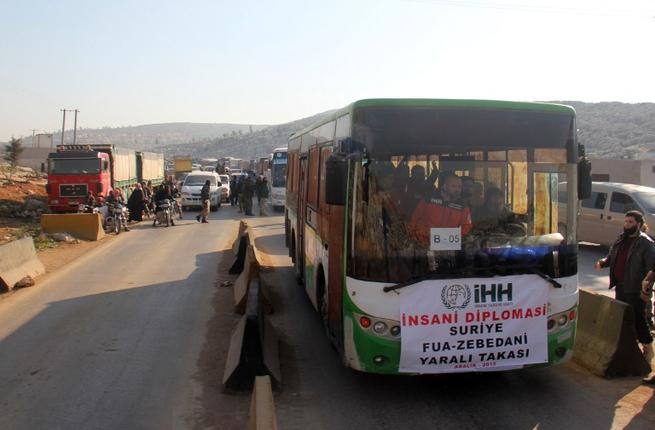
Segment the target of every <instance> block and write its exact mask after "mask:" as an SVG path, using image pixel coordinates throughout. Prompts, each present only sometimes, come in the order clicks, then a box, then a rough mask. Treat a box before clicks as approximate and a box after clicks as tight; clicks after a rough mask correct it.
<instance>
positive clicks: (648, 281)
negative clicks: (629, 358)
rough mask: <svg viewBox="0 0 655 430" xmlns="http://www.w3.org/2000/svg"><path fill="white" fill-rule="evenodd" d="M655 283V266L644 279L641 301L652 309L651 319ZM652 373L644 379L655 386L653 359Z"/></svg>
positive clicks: (653, 311) (653, 310) (654, 310)
mask: <svg viewBox="0 0 655 430" xmlns="http://www.w3.org/2000/svg"><path fill="white" fill-rule="evenodd" d="M654 282H655V266H653V267H652V268H651V269H650V271H649V272H648V274H647V275H646V277H645V278H644V280H643V282H642V283H641V293H640V294H641V295H640V297H641V300H643V301H644V302H645V303H646V304H647V306H648V307H649V308H650V309H648V310H650V318H652V316H653V313H655V309H653V302H652V301H651V299H652V298H653V283H654ZM650 365H651V367H650V369H651V373H650V374H649V375H648V376H647V377H645V378H644V379H643V381H644V383H646V384H651V385H655V367H654V366H653V358H652V357H651V363H650Z"/></svg>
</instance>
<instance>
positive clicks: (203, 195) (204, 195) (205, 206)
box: [196, 179, 211, 224]
mask: <svg viewBox="0 0 655 430" xmlns="http://www.w3.org/2000/svg"><path fill="white" fill-rule="evenodd" d="M210 187H211V183H210V182H209V179H207V180H206V181H205V185H203V186H202V189H201V190H200V200H201V201H202V211H201V212H200V214H199V215H197V216H196V221H198V222H201V221H200V218H202V222H203V223H204V224H207V223H208V222H209V221H207V215H209V206H210V204H211V202H210V200H209V194H210Z"/></svg>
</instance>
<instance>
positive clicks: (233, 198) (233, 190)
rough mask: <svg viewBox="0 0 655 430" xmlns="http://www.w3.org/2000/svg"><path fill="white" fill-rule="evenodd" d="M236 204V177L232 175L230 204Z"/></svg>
mask: <svg viewBox="0 0 655 430" xmlns="http://www.w3.org/2000/svg"><path fill="white" fill-rule="evenodd" d="M236 204H237V178H236V177H235V176H232V179H230V206H235V205H236Z"/></svg>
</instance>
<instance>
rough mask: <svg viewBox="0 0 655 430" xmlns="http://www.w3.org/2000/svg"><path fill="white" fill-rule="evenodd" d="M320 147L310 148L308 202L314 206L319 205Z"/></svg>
mask: <svg viewBox="0 0 655 430" xmlns="http://www.w3.org/2000/svg"><path fill="white" fill-rule="evenodd" d="M318 155H319V153H318V147H314V148H312V149H310V150H309V172H308V175H307V176H308V178H309V181H308V189H307V203H308V204H309V205H311V206H312V207H314V208H316V207H318Z"/></svg>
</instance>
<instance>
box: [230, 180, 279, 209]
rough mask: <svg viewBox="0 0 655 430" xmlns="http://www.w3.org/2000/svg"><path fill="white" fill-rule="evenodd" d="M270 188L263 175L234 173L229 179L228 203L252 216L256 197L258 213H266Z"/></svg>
mask: <svg viewBox="0 0 655 430" xmlns="http://www.w3.org/2000/svg"><path fill="white" fill-rule="evenodd" d="M269 195H270V190H269V188H268V179H266V177H265V176H257V177H255V175H254V174H253V173H248V174H246V175H234V176H232V179H231V180H230V205H231V206H237V205H238V206H239V212H240V213H244V214H245V215H248V216H252V215H254V214H253V212H252V206H253V201H252V199H253V198H255V197H257V203H258V205H259V214H260V215H261V216H266V215H267V210H266V209H267V207H268V198H269Z"/></svg>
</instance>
